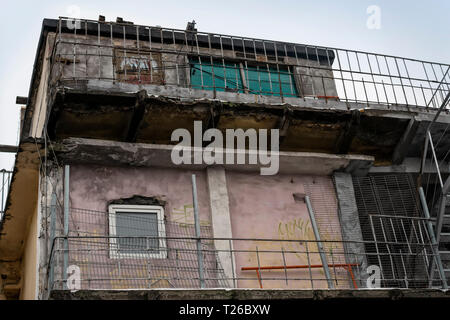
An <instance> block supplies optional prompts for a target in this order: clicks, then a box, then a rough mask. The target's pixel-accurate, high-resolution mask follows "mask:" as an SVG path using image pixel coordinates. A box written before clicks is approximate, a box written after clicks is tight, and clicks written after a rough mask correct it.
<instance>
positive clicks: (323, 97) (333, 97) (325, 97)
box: [316, 96, 339, 101]
mask: <svg viewBox="0 0 450 320" xmlns="http://www.w3.org/2000/svg"><path fill="white" fill-rule="evenodd" d="M316 97H317V98H319V99H325V100H328V99H335V100H336V101H337V100H339V97H336V96H316Z"/></svg>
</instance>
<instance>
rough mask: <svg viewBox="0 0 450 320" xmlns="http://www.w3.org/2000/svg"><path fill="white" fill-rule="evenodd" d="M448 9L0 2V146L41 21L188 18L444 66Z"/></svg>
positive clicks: (206, 0) (211, 28) (1, 164)
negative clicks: (60, 17) (64, 18)
mask: <svg viewBox="0 0 450 320" xmlns="http://www.w3.org/2000/svg"><path fill="white" fill-rule="evenodd" d="M373 6H376V8H378V9H379V11H376V12H375V11H372V10H370V8H373ZM368 8H369V11H368ZM378 9H377V10H378ZM449 12H450V1H448V0H428V1H423V0H421V1H419V0H409V1H405V0H370V1H367V0H340V1H336V0H321V1H311V0H307V1H304V0H295V1H294V0H277V1H265V0H259V1H254V0H239V1H238V0H227V1H223V0H221V1H215V0H201V1H196V0H190V1H175V0H164V1H153V0H145V1H141V0H127V1H123V0H121V1H115V0H108V1H104V0H100V1H92V0H89V1H85V0H79V1H77V0H72V1H65V0H59V1H49V0H40V1H21V0H15V1H2V10H1V11H0V40H1V43H2V50H0V144H9V145H16V144H17V143H18V126H19V110H20V107H19V106H18V105H16V104H15V98H16V96H27V95H28V90H29V85H30V79H31V74H32V71H33V63H34V58H35V54H36V48H37V44H38V39H39V35H40V31H41V25H42V20H43V19H44V18H58V17H59V16H66V17H79V18H86V19H97V18H98V16H99V15H103V16H105V17H106V20H107V21H115V20H116V17H122V18H124V20H127V21H133V22H134V23H136V24H141V25H150V26H156V25H160V26H163V27H169V28H177V29H184V28H185V27H186V24H187V22H188V21H192V20H195V21H196V22H197V29H198V30H199V31H204V32H211V33H223V34H229V35H237V36H246V37H254V38H263V39H271V40H279V41H288V42H296V43H302V44H310V45H320V46H330V47H335V48H346V49H352V50H361V51H369V52H375V53H383V54H389V55H396V56H403V57H408V58H415V59H420V60H427V61H434V62H443V63H450V41H449V35H450V24H449V23H448V14H449ZM378 18H379V19H378ZM374 19H375V20H374ZM13 164H14V155H11V154H1V153H0V169H2V168H6V169H11V168H12V166H13Z"/></svg>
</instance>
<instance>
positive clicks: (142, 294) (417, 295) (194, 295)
mask: <svg viewBox="0 0 450 320" xmlns="http://www.w3.org/2000/svg"><path fill="white" fill-rule="evenodd" d="M50 298H51V299H54V300H58V299H61V300H85V299H95V300H228V299H233V300H326V299H337V300H336V302H338V301H339V300H341V301H342V300H343V299H351V300H352V302H353V303H355V304H356V303H357V302H356V301H354V299H355V298H356V299H390V300H400V299H417V300H416V301H417V302H419V303H420V302H422V303H423V301H424V300H423V299H433V298H445V299H448V298H450V290H439V289H379V290H370V289H369V290H368V289H366V290H364V289H363V290H345V289H344V290H320V289H319V290H254V289H251V290H245V289H234V290H220V289H218V290H204V289H202V290H164V289H160V290H158V289H152V290H133V291H126V290H114V291H107V290H99V291H83V290H81V291H77V292H75V293H71V292H70V291H68V290H64V291H63V290H57V291H53V292H52V295H51V297H50ZM419 299H420V301H419ZM384 302H386V301H384ZM410 302H412V301H410Z"/></svg>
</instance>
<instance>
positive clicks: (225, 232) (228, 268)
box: [206, 167, 236, 287]
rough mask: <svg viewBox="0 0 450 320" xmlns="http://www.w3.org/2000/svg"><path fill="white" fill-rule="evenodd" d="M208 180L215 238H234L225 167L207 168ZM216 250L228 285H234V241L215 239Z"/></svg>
mask: <svg viewBox="0 0 450 320" xmlns="http://www.w3.org/2000/svg"><path fill="white" fill-rule="evenodd" d="M206 176H207V181H208V192H209V205H210V209H211V222H212V228H213V237H214V238H232V236H233V235H232V231H231V218H230V208H229V204H228V189H227V180H226V174H225V169H224V168H223V167H208V168H207V169H206ZM214 245H215V248H216V250H219V253H218V256H219V262H220V264H221V266H222V268H223V270H224V273H225V277H226V278H228V279H229V280H228V285H229V286H230V287H233V286H234V285H233V280H232V278H233V277H235V275H236V272H235V263H234V261H235V260H234V256H233V255H232V254H231V251H230V250H232V249H233V242H232V241H226V240H215V241H214Z"/></svg>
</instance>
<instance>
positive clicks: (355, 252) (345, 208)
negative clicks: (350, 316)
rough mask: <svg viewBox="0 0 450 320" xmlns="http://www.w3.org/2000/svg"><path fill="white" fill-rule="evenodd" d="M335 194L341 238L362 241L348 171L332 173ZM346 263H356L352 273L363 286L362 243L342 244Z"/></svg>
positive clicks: (363, 249) (364, 272) (364, 273)
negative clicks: (356, 265) (357, 265)
mask: <svg viewBox="0 0 450 320" xmlns="http://www.w3.org/2000/svg"><path fill="white" fill-rule="evenodd" d="M334 181H335V186H336V195H337V199H338V204H339V220H340V223H341V229H342V240H344V241H363V237H362V232H361V224H360V222H359V216H358V208H357V207H356V199H355V192H354V189H353V181H352V176H351V175H350V174H349V173H343V172H336V173H334ZM344 248H345V253H346V258H347V262H348V263H358V264H359V265H360V266H359V267H355V269H354V273H355V276H356V278H357V279H358V280H360V281H358V282H357V283H358V287H359V288H365V287H366V281H367V277H368V274H367V272H366V270H367V259H366V255H365V252H366V250H365V247H364V244H363V243H347V244H345V245H344Z"/></svg>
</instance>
